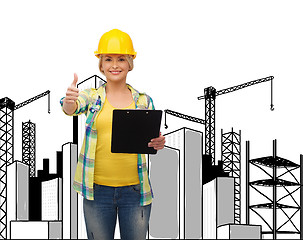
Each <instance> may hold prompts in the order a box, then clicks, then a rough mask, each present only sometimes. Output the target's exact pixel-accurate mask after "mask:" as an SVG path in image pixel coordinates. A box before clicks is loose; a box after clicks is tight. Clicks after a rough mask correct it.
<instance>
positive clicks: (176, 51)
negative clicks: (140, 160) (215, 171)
mask: <svg viewBox="0 0 303 240" xmlns="http://www.w3.org/2000/svg"><path fill="white" fill-rule="evenodd" d="M302 8H303V4H302V1H295V0H292V1H280V0H274V1H271V0H267V1H266V0H262V1H259V0H255V1H243V0H241V1H231V0H224V1H223V0H222V1H201V0H199V1H198V0H192V1H167V0H166V1H163V0H162V1H158V0H157V1H138V0H136V1H135V0H133V1H121V0H116V1H101V0H99V1H78V0H73V1H62V0H60V1H58V0H52V1H34V0H29V1H21V0H19V1H15V0H10V1H1V3H0V22H1V30H0V31H1V37H0V43H1V44H0V62H1V64H0V68H1V70H0V98H2V97H9V98H11V99H12V100H13V101H15V103H16V104H18V103H20V102H22V101H25V100H27V99H29V98H31V97H33V96H35V95H38V94H40V93H42V92H44V91H46V90H50V91H51V114H48V113H47V97H44V98H41V99H39V100H37V101H35V102H33V103H31V104H29V105H27V106H25V107H23V108H21V109H18V110H16V111H15V159H17V160H21V143H22V140H21V122H22V121H28V120H29V119H30V120H31V121H32V122H35V123H36V124H37V125H36V128H37V165H38V169H41V168H42V159H43V158H50V159H51V162H53V163H54V162H55V156H56V155H55V154H56V151H59V150H61V145H62V144H64V143H65V142H68V141H72V118H70V117H67V116H65V115H64V114H63V113H62V112H61V109H60V105H59V100H60V98H61V97H62V96H64V94H65V91H66V89H67V87H68V86H69V85H70V84H71V82H72V80H73V73H74V72H76V73H77V74H78V76H79V81H82V80H84V79H86V78H89V77H90V76H92V75H95V74H97V75H99V76H102V75H101V73H99V71H98V67H97V65H98V60H97V58H96V57H95V56H94V51H95V50H96V48H97V46H98V42H99V39H100V37H101V35H102V34H103V33H104V32H106V31H109V30H111V29H113V28H118V29H120V30H122V31H125V32H127V33H128V34H129V35H130V36H131V38H132V39H133V43H134V48H135V50H136V51H137V53H138V54H137V58H136V59H135V68H134V70H133V71H132V72H130V73H129V75H128V83H129V84H131V85H132V86H134V87H135V88H136V89H138V90H140V91H144V92H146V93H148V94H149V95H151V96H152V98H153V100H154V103H155V106H156V108H157V109H162V110H164V109H171V110H174V111H178V112H181V113H184V114H187V115H191V116H195V117H198V118H203V119H204V118H205V117H204V100H201V101H198V100H197V97H198V96H201V95H203V94H204V93H203V92H204V88H206V87H209V86H213V87H215V88H216V89H217V90H221V89H224V88H228V87H232V86H235V85H238V84H242V83H245V82H249V81H252V80H255V79H259V78H263V77H267V76H274V77H275V79H274V96H273V98H274V102H273V103H274V106H275V110H274V111H270V82H266V83H261V84H258V85H255V86H252V87H249V88H245V89H243V90H239V91H237V92H233V93H229V94H226V95H221V96H218V97H217V99H216V131H217V132H216V134H217V153H216V154H217V156H218V158H217V160H218V159H220V152H219V148H218V147H219V141H220V132H221V128H223V130H224V131H230V130H231V127H234V130H235V131H238V130H241V131H242V144H243V145H242V147H243V148H242V149H243V153H244V150H245V148H244V146H245V145H244V143H245V141H246V140H251V158H254V157H262V156H269V155H272V140H273V139H277V141H278V155H279V156H281V157H284V158H287V159H289V160H291V161H293V162H296V163H299V156H300V154H302V153H303V150H302V140H301V137H302V135H303V128H302V123H301V122H302V115H303V114H302V94H301V92H302V86H303V84H302V77H303V71H302V63H303V44H302V43H303V31H302V23H303V14H302ZM167 123H168V125H169V129H167V130H166V129H164V127H163V129H162V133H166V132H170V131H173V130H175V129H177V128H180V127H183V126H189V127H192V128H195V129H197V130H203V126H202V125H199V124H195V123H188V122H186V121H185V120H180V119H177V118H175V117H172V116H168V119H167ZM203 131H204V130H203ZM243 156H244V155H243ZM51 171H53V172H54V171H55V165H54V164H52V166H51Z"/></svg>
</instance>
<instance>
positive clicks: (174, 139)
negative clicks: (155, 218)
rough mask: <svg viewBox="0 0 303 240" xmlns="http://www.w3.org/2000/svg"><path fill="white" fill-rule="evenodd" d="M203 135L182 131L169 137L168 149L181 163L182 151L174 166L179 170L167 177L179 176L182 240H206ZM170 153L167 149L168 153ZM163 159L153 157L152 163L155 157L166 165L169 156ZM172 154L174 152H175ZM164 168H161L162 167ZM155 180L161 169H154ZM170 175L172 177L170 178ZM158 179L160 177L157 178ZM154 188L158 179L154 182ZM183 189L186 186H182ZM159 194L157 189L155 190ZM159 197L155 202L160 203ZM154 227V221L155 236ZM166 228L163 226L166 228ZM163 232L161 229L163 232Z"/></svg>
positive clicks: (179, 227) (167, 141) (190, 130)
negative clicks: (203, 225) (204, 228)
mask: <svg viewBox="0 0 303 240" xmlns="http://www.w3.org/2000/svg"><path fill="white" fill-rule="evenodd" d="M202 136H203V134H202V132H199V131H196V130H193V129H189V128H181V129H178V130H176V131H173V132H171V133H168V134H165V137H166V146H168V147H170V148H171V150H170V151H175V154H174V155H175V157H174V158H173V159H175V160H176V161H177V155H176V154H177V152H176V150H174V149H178V150H179V153H178V154H179V162H175V164H179V166H178V167H177V166H176V165H175V166H174V167H173V169H175V171H177V169H178V171H179V172H178V173H176V172H174V171H168V172H166V176H165V178H176V175H177V176H178V178H179V179H178V186H175V185H173V187H174V188H178V197H177V199H178V204H179V206H178V209H179V211H178V215H179V216H178V223H179V225H178V238H179V239H193V238H194V239H197V238H201V237H202V144H203V143H202ZM167 151H169V150H168V149H166V152H167ZM160 153H161V152H159V153H158V154H159V156H157V155H156V156H152V155H150V156H151V164H153V158H161V161H163V162H165V161H167V159H166V158H165V157H163V156H165V154H166V153H163V155H162V154H160ZM171 154H172V153H171ZM159 169H160V167H159ZM151 171H154V172H151V177H152V176H153V175H157V172H158V171H160V170H156V169H153V166H152V168H151ZM167 174H168V175H167ZM155 178H156V177H155ZM151 181H152V185H153V182H154V181H156V180H154V179H153V180H151ZM181 186H183V187H181ZM155 191H157V189H155ZM156 198H157V196H155V201H157V199H156ZM153 227H154V226H153V225H152V222H151V226H150V228H151V233H152V234H153ZM162 228H163V226H162ZM158 231H160V228H159V230H158Z"/></svg>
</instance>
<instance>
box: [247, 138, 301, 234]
mask: <svg viewBox="0 0 303 240" xmlns="http://www.w3.org/2000/svg"><path fill="white" fill-rule="evenodd" d="M276 144H277V142H276V140H274V141H273V155H272V156H268V157H261V158H257V159H250V146H249V141H248V142H246V171H247V173H246V174H247V175H246V191H247V192H246V194H247V196H246V205H247V206H246V222H247V224H257V225H261V226H262V234H263V238H268V237H270V238H271V239H277V235H278V234H279V235H280V236H281V234H283V237H282V238H284V239H285V238H287V237H284V236H286V234H301V231H300V217H302V212H301V211H300V210H301V207H300V201H299V200H298V199H300V193H301V192H302V188H301V186H300V182H299V181H300V174H302V169H301V168H302V167H301V166H300V165H298V164H296V163H294V162H291V161H289V160H286V159H284V158H281V157H279V156H277V146H276ZM252 168H253V170H254V174H253V175H252V174H250V172H252V171H251V169H252ZM257 171H258V172H257ZM252 178H253V179H252ZM298 179H299V180H298ZM265 234H266V235H268V236H266V237H265V236H264V235H265Z"/></svg>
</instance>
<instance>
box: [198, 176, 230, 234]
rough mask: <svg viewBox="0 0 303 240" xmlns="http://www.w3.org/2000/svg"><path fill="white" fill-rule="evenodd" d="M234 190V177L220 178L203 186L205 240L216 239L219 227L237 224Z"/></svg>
mask: <svg viewBox="0 0 303 240" xmlns="http://www.w3.org/2000/svg"><path fill="white" fill-rule="evenodd" d="M233 190H234V178H233V177H218V178H215V179H214V180H212V181H210V182H208V183H206V184H204V185H203V239H216V238H217V227H219V226H221V225H224V224H229V223H232V224H233V223H234V222H235V217H234V191H233Z"/></svg>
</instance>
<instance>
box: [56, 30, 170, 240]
mask: <svg viewBox="0 0 303 240" xmlns="http://www.w3.org/2000/svg"><path fill="white" fill-rule="evenodd" d="M95 55H96V56H97V57H98V58H99V69H100V71H101V72H102V73H103V74H104V75H105V77H106V81H107V82H106V84H104V85H102V86H101V87H100V88H98V89H86V90H84V91H82V92H80V93H79V90H78V89H77V87H76V83H77V80H78V77H77V75H76V74H75V75H74V82H73V83H72V85H71V86H70V87H69V88H68V90H67V92H66V97H65V98H63V99H62V101H61V104H62V107H63V111H64V112H65V113H67V114H68V115H80V114H82V113H85V114H86V116H87V121H86V131H85V136H84V141H83V145H82V148H81V152H80V156H79V161H78V165H77V169H76V174H75V178H74V183H73V187H74V189H75V190H76V191H77V192H78V193H80V194H81V195H82V196H83V197H84V199H83V209H84V217H85V223H86V230H87V236H88V239H113V238H114V230H115V225H116V218H117V215H118V217H119V226H120V235H121V238H122V239H133V240H136V239H145V237H146V233H147V228H148V223H149V216H150V211H151V202H152V198H153V194H152V189H151V185H150V180H149V176H148V173H147V168H146V158H145V155H144V154H126V153H112V152H111V135H112V115H113V110H114V109H117V108H118V109H125V108H127V109H151V110H153V109H154V105H153V101H152V99H151V97H150V96H148V95H147V94H145V93H140V92H138V91H137V90H135V89H134V88H133V87H131V86H130V85H129V84H127V83H126V78H127V74H128V72H129V71H131V70H132V69H133V66H134V65H133V59H134V58H135V57H136V52H135V51H134V48H133V44H132V41H131V39H130V37H129V35H128V34H127V33H124V32H122V31H120V30H118V29H113V30H111V31H109V32H107V33H105V34H103V36H102V37H101V39H100V41H99V46H98V50H97V51H95ZM164 143H165V137H163V136H162V135H161V133H159V137H157V138H154V139H151V140H150V142H149V143H148V147H152V148H154V149H156V150H160V149H163V148H164Z"/></svg>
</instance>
